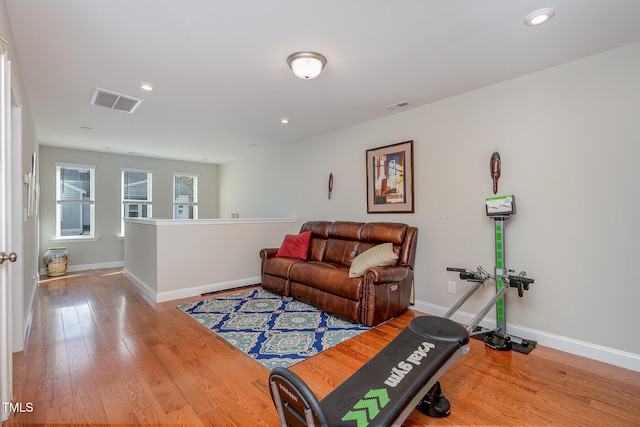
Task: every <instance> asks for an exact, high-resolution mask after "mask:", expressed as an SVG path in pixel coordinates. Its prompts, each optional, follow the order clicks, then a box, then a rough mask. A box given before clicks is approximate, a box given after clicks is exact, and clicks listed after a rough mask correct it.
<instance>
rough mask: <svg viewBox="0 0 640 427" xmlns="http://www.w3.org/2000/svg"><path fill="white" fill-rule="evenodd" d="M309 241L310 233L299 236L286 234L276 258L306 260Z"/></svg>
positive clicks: (306, 232)
mask: <svg viewBox="0 0 640 427" xmlns="http://www.w3.org/2000/svg"><path fill="white" fill-rule="evenodd" d="M309 240H311V231H305V232H303V233H300V234H287V235H286V236H285V237H284V241H283V242H282V245H281V246H280V249H278V252H277V253H276V257H277V258H298V259H307V254H308V253H309Z"/></svg>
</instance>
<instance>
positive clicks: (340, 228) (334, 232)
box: [260, 221, 418, 326]
mask: <svg viewBox="0 0 640 427" xmlns="http://www.w3.org/2000/svg"><path fill="white" fill-rule="evenodd" d="M305 231H311V239H310V242H309V251H308V255H307V259H306V260H302V259H295V258H283V257H276V253H277V251H278V249H275V248H274V249H263V250H261V251H260V257H261V258H262V271H261V275H262V287H263V288H264V289H266V290H269V291H272V292H275V293H278V294H281V295H284V296H291V297H293V298H295V299H297V300H300V301H304V302H306V303H308V304H311V305H314V306H315V307H317V308H318V309H320V310H322V311H326V312H328V313H331V314H335V315H337V316H340V317H342V318H345V319H347V320H351V321H353V322H356V323H362V324H364V325H367V326H373V325H376V324H378V323H380V322H383V321H385V320H387V319H390V318H392V317H394V316H397V315H399V314H400V313H402V312H403V311H405V310H406V309H407V307H408V306H409V302H410V298H411V292H412V288H413V266H414V262H415V256H416V255H415V253H416V243H417V237H418V229H417V228H416V227H410V226H408V225H406V224H400V223H391V222H370V223H361V222H347V221H337V222H327V221H310V222H307V223H305V224H304V225H303V226H302V229H301V230H300V232H301V233H303V232H305ZM387 242H391V243H392V244H393V252H394V253H395V254H396V255H397V256H398V260H397V265H394V266H388V267H372V268H368V269H367V270H366V271H365V272H364V275H363V276H361V277H354V278H350V277H349V268H350V266H351V263H352V261H353V260H354V258H355V257H356V256H358V255H359V254H361V253H362V252H364V251H366V250H367V249H370V248H372V247H374V246H376V245H380V244H382V243H387Z"/></svg>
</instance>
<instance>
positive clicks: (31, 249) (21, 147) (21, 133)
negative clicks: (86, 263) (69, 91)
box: [0, 0, 39, 352]
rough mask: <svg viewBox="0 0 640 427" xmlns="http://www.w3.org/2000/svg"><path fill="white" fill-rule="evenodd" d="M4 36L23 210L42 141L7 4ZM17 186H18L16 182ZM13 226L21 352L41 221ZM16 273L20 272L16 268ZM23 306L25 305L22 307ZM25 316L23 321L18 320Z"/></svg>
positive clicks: (1, 10) (0, 31)
mask: <svg viewBox="0 0 640 427" xmlns="http://www.w3.org/2000/svg"><path fill="white" fill-rule="evenodd" d="M0 36H2V38H3V39H4V40H5V41H6V49H7V53H8V59H9V61H10V62H11V78H12V81H11V91H12V103H11V107H12V115H14V117H12V123H11V126H12V128H11V133H12V136H11V138H12V146H11V149H12V150H18V151H19V153H18V157H19V158H20V160H19V164H15V163H14V164H12V167H17V169H18V170H17V171H16V172H15V174H12V175H13V176H14V177H15V176H16V175H17V176H18V177H19V183H18V185H19V186H20V187H22V188H23V191H22V192H21V193H18V194H17V195H14V197H16V199H17V200H14V203H18V204H19V205H20V206H19V208H18V210H22V209H23V208H26V207H27V203H28V195H27V186H26V185H23V184H22V182H23V175H24V174H26V173H28V172H30V171H31V156H32V153H36V155H37V153H38V151H39V147H38V138H37V135H36V130H35V126H34V123H33V120H32V117H31V110H30V106H29V102H28V99H27V96H26V91H25V88H24V83H23V80H22V73H21V70H20V63H19V61H18V56H17V53H16V50H15V43H14V41H13V34H12V33H11V25H10V23H9V17H8V14H7V9H6V1H5V0H2V1H1V2H0ZM14 184H15V183H14ZM14 221H15V222H14V223H13V227H14V228H16V229H17V228H18V227H20V230H19V233H18V234H20V235H21V249H18V247H19V246H20V245H15V246H14V247H12V248H2V249H3V250H6V251H7V252H10V251H14V250H17V251H18V252H19V253H18V261H17V263H18V264H19V267H20V268H19V271H21V274H20V275H21V276H22V277H21V279H22V280H21V281H20V280H15V281H14V282H12V284H11V286H12V289H11V292H12V301H13V308H12V310H13V313H12V314H13V315H14V316H15V317H14V321H16V322H19V323H20V325H15V324H14V325H12V331H13V348H12V350H13V351H14V352H16V351H21V350H22V349H23V347H24V338H25V337H26V332H27V330H28V328H29V322H30V319H31V306H32V304H33V300H34V296H35V291H36V287H37V285H38V218H37V217H36V216H35V215H32V216H31V217H26V216H23V215H20V216H19V217H18V218H14ZM14 271H18V269H16V268H15V267H14ZM19 303H21V304H22V306H21V307H20V306H18V304H19ZM16 317H21V318H22V319H16ZM21 329H22V331H21V332H22V336H21V337H16V334H17V332H18V331H20V330H21Z"/></svg>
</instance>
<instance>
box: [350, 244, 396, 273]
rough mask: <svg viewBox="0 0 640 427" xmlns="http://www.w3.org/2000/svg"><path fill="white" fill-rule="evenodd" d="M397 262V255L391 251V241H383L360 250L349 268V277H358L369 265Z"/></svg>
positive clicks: (386, 264) (385, 264)
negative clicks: (362, 250)
mask: <svg viewBox="0 0 640 427" xmlns="http://www.w3.org/2000/svg"><path fill="white" fill-rule="evenodd" d="M397 262H398V255H396V254H395V252H393V243H383V244H381V245H377V246H374V247H372V248H371V249H368V250H366V251H364V252H362V253H361V254H360V255H358V256H357V257H355V258H354V259H353V261H352V262H351V268H349V277H359V276H362V275H363V274H364V272H365V271H367V269H368V268H371V267H384V266H388V265H394V264H396V263H397Z"/></svg>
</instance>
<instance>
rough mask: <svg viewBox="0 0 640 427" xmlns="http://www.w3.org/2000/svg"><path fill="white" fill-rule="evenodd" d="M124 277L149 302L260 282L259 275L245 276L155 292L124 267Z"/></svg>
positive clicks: (158, 301)
mask: <svg viewBox="0 0 640 427" xmlns="http://www.w3.org/2000/svg"><path fill="white" fill-rule="evenodd" d="M124 275H125V277H127V278H129V280H131V281H132V282H133V283H134V284H135V285H136V286H137V287H138V288H139V289H140V291H141V292H142V293H143V296H144V297H145V299H147V300H148V301H149V302H151V303H154V304H155V303H160V302H166V301H173V300H177V299H181V298H189V297H195V296H200V295H202V294H206V293H209V292H218V291H225V290H228V289H234V288H241V287H243V286H250V285H255V284H258V283H260V277H259V276H257V277H247V278H245V279H238V280H230V281H227V282H218V283H210V284H207V285H201V286H193V287H190V288H184V289H177V290H175V291H167V292H156V291H155V290H153V289H152V288H151V287H150V286H149V285H147V284H146V283H145V282H144V281H142V280H140V279H139V278H138V277H136V276H135V275H133V274H131V272H130V271H128V270H127V269H124Z"/></svg>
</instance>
